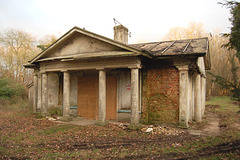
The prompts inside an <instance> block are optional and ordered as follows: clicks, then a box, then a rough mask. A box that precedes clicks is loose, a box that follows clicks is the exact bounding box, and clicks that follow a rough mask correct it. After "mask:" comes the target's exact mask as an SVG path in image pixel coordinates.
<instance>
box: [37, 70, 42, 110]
mask: <svg viewBox="0 0 240 160" xmlns="http://www.w3.org/2000/svg"><path fill="white" fill-rule="evenodd" d="M41 110H42V74H41V73H38V99H37V112H41Z"/></svg>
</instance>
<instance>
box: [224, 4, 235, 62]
mask: <svg viewBox="0 0 240 160" xmlns="http://www.w3.org/2000/svg"><path fill="white" fill-rule="evenodd" d="M220 4H222V5H225V6H226V7H227V8H230V12H231V14H232V17H231V18H229V20H230V21H231V23H232V27H231V33H230V34H225V36H227V37H229V43H227V44H226V45H225V47H228V48H229V49H235V50H236V51H237V53H236V56H237V58H238V59H239V61H240V3H239V2H236V1H226V2H225V3H220Z"/></svg>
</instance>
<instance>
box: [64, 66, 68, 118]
mask: <svg viewBox="0 0 240 160" xmlns="http://www.w3.org/2000/svg"><path fill="white" fill-rule="evenodd" d="M69 115H70V73H69V72H67V71H65V72H63V116H69Z"/></svg>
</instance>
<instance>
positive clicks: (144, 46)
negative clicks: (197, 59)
mask: <svg viewBox="0 0 240 160" xmlns="http://www.w3.org/2000/svg"><path fill="white" fill-rule="evenodd" d="M199 41H202V42H201V44H198V46H195V48H196V49H199V48H201V47H203V48H202V50H201V51H200V52H199V51H197V52H196V51H192V52H190V51H188V49H189V48H190V47H192V46H191V44H192V43H199ZM181 43H183V44H185V45H184V46H179V47H175V50H177V51H174V50H173V51H172V52H170V53H166V52H168V50H171V49H172V48H173V47H174V45H179V44H181ZM208 43H209V41H208V38H207V37H203V38H193V39H180V40H171V41H160V42H148V43H138V44H130V46H132V47H134V48H136V49H140V50H141V51H147V52H149V53H151V54H152V55H153V56H154V57H169V56H186V55H196V56H204V55H205V54H206V53H207V52H208V49H209V46H208ZM166 44H167V45H166ZM161 45H163V47H159V46H161ZM195 45H196V44H195ZM157 47H158V50H156V48H157ZM181 47H182V48H181ZM193 48H194V47H193Z"/></svg>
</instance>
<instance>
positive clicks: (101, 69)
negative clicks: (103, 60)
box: [96, 67, 105, 71]
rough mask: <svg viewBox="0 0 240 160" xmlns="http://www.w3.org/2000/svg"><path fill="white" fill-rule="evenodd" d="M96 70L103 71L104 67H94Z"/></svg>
mask: <svg viewBox="0 0 240 160" xmlns="http://www.w3.org/2000/svg"><path fill="white" fill-rule="evenodd" d="M96 70H97V71H104V70H105V68H101V67H99V68H96Z"/></svg>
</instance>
